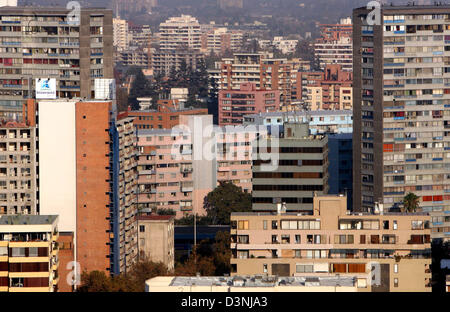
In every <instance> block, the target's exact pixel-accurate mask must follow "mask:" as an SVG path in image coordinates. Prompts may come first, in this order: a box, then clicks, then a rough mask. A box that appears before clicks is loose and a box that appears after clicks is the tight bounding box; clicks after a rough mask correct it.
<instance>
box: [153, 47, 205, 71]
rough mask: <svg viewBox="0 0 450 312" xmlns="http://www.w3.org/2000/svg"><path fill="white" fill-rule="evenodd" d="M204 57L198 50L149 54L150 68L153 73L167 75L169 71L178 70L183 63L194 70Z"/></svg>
mask: <svg viewBox="0 0 450 312" xmlns="http://www.w3.org/2000/svg"><path fill="white" fill-rule="evenodd" d="M204 59H205V56H204V54H203V53H201V52H200V51H199V50H183V49H179V50H172V51H168V50H159V51H155V52H152V54H151V60H150V62H151V68H152V70H153V72H154V73H155V74H156V73H159V74H163V75H167V76H168V75H169V74H170V71H171V70H179V69H180V67H181V64H182V63H183V62H185V64H186V65H187V66H188V67H191V68H192V69H193V70H196V69H197V68H198V66H199V65H200V63H201V62H203V61H204Z"/></svg>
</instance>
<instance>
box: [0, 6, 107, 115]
mask: <svg viewBox="0 0 450 312" xmlns="http://www.w3.org/2000/svg"><path fill="white" fill-rule="evenodd" d="M70 12H71V11H70V10H67V9H61V8H51V9H49V8H32V7H2V8H0V23H1V24H2V27H1V29H0V52H1V58H0V75H1V83H0V118H3V119H19V120H20V118H21V112H22V105H23V104H24V102H25V100H26V99H32V98H34V90H35V87H36V84H35V79H36V78H54V79H56V98H76V97H81V98H86V99H92V98H94V79H95V78H99V77H103V78H114V77H113V66H112V65H113V25H112V11H111V10H106V9H81V11H80V18H79V20H78V21H76V20H72V16H71V15H70ZM75 19H76V18H75Z"/></svg>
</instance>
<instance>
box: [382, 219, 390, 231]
mask: <svg viewBox="0 0 450 312" xmlns="http://www.w3.org/2000/svg"><path fill="white" fill-rule="evenodd" d="M383 229H384V230H389V221H383Z"/></svg>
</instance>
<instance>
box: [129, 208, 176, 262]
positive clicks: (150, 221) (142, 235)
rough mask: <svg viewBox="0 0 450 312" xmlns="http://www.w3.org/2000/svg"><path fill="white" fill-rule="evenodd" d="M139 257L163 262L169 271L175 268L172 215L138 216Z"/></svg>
mask: <svg viewBox="0 0 450 312" xmlns="http://www.w3.org/2000/svg"><path fill="white" fill-rule="evenodd" d="M137 220H138V227H139V231H138V242H139V257H140V258H146V259H148V260H151V261H153V262H162V263H164V264H165V265H166V266H167V268H168V269H169V271H172V270H173V269H174V268H175V249H174V248H175V247H174V246H175V243H174V229H175V226H174V217H173V216H158V215H151V216H139V217H138V218H137Z"/></svg>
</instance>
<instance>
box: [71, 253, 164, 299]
mask: <svg viewBox="0 0 450 312" xmlns="http://www.w3.org/2000/svg"><path fill="white" fill-rule="evenodd" d="M170 273H171V272H169V271H168V269H167V267H166V266H165V265H164V264H163V263H162V262H158V263H156V262H152V261H148V260H145V259H144V260H141V261H138V262H136V263H135V264H134V265H133V266H132V268H131V271H130V272H127V273H126V274H125V273H123V274H120V275H117V276H113V277H111V276H109V275H106V274H105V272H101V271H91V272H83V273H82V275H81V286H80V287H79V288H78V292H143V291H145V281H146V280H148V279H150V278H153V277H156V276H165V275H168V274H170Z"/></svg>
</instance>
